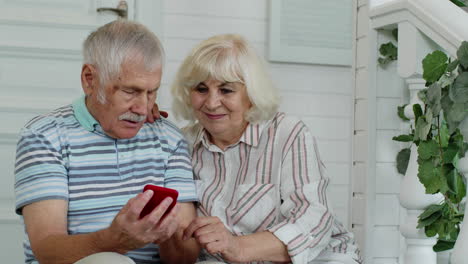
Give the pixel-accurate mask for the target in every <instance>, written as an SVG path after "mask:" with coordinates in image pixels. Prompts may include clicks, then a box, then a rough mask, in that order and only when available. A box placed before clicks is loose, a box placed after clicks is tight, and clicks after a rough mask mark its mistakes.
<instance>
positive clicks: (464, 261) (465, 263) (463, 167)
mask: <svg viewBox="0 0 468 264" xmlns="http://www.w3.org/2000/svg"><path fill="white" fill-rule="evenodd" d="M460 128H461V131H462V133H463V137H464V138H465V141H467V140H468V118H466V119H465V120H464V121H463V123H462V124H461V125H460ZM458 169H459V170H460V173H462V174H463V175H464V176H465V177H466V178H467V181H466V182H468V153H465V157H464V158H462V159H460V161H459V162H458ZM467 193H468V184H467ZM467 220H468V206H465V217H464V219H463V223H462V227H461V230H460V233H459V234H458V238H457V241H456V242H455V247H454V248H453V252H452V257H451V263H452V264H468V258H467V251H468V224H467V223H468V221H467Z"/></svg>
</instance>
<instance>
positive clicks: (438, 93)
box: [426, 82, 442, 115]
mask: <svg viewBox="0 0 468 264" xmlns="http://www.w3.org/2000/svg"><path fill="white" fill-rule="evenodd" d="M426 98H427V100H426V104H427V105H428V106H429V107H430V108H431V109H432V114H433V115H438V114H439V112H440V110H441V109H442V105H441V103H440V101H441V100H442V86H441V85H440V84H439V82H435V83H433V84H431V85H430V86H429V87H428V88H427V93H426Z"/></svg>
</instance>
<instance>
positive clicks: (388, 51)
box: [379, 42, 398, 60]
mask: <svg viewBox="0 0 468 264" xmlns="http://www.w3.org/2000/svg"><path fill="white" fill-rule="evenodd" d="M379 51H380V54H381V55H382V56H385V57H388V58H390V59H392V60H396V59H397V54H398V49H397V47H396V46H395V45H393V43H392V42H387V43H385V44H382V45H380V48H379Z"/></svg>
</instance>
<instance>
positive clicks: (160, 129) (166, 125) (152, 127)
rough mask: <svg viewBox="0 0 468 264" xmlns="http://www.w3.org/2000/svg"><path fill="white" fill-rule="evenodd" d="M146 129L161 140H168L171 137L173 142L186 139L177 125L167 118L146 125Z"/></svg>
mask: <svg viewBox="0 0 468 264" xmlns="http://www.w3.org/2000/svg"><path fill="white" fill-rule="evenodd" d="M144 128H145V129H146V130H148V131H151V132H152V133H153V134H154V136H157V137H159V138H161V137H162V138H166V139H167V138H168V137H169V138H171V139H172V140H180V139H183V138H184V136H183V134H182V132H181V130H180V129H179V128H178V127H177V125H176V124H174V123H173V122H171V121H169V120H167V119H165V118H160V119H157V120H156V121H154V123H146V124H145V125H144Z"/></svg>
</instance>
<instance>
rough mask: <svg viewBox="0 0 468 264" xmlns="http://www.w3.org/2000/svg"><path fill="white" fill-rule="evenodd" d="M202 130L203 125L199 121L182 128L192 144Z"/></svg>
mask: <svg viewBox="0 0 468 264" xmlns="http://www.w3.org/2000/svg"><path fill="white" fill-rule="evenodd" d="M201 130H202V126H201V125H200V124H198V123H195V124H191V125H187V126H185V127H183V128H181V131H182V134H183V135H184V137H185V139H186V140H187V142H188V144H189V145H190V146H191V145H193V143H194V142H195V140H196V139H197V137H198V135H199V134H200V132H201Z"/></svg>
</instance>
